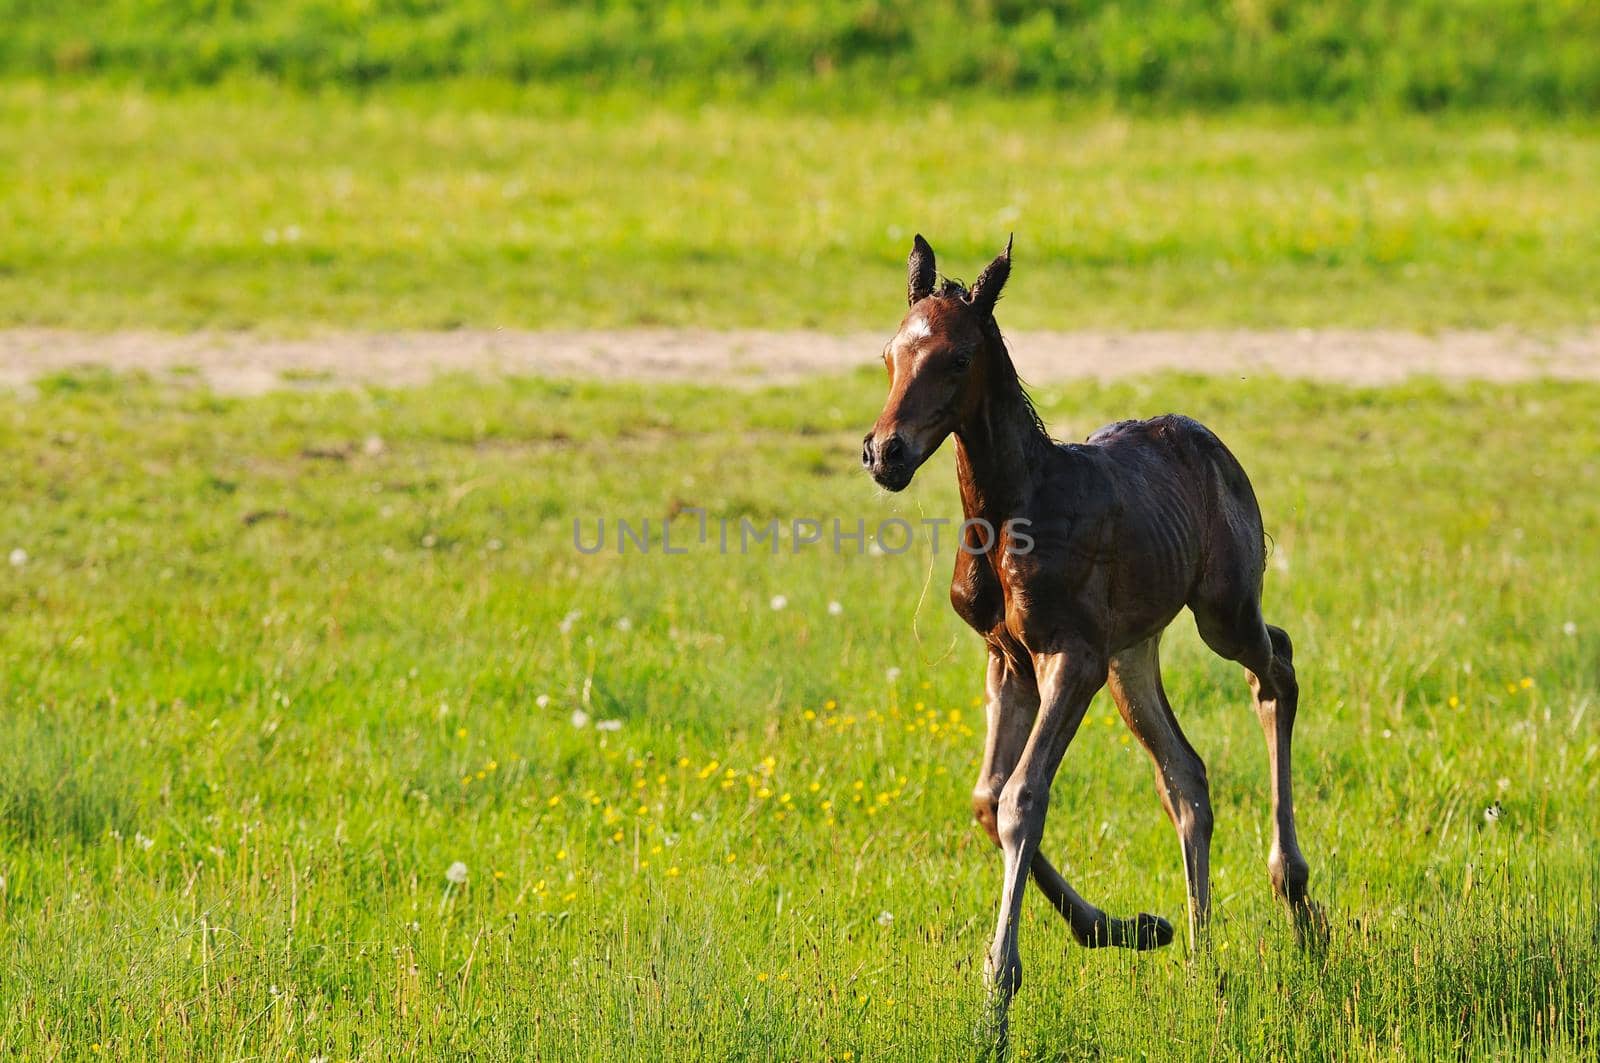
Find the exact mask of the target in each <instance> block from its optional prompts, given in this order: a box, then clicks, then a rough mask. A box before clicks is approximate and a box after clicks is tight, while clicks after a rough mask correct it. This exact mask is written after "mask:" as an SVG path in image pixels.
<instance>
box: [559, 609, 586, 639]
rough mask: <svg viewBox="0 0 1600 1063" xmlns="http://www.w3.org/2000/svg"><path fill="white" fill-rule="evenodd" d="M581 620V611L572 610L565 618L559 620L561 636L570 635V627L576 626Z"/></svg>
mask: <svg viewBox="0 0 1600 1063" xmlns="http://www.w3.org/2000/svg"><path fill="white" fill-rule="evenodd" d="M582 618H583V610H581V609H574V610H572V612H570V613H568V614H567V615H566V616H564V617H562V618H561V633H562V634H563V635H570V634H571V633H572V625H574V624H576V623H577V622H578V621H579V620H581V619H582Z"/></svg>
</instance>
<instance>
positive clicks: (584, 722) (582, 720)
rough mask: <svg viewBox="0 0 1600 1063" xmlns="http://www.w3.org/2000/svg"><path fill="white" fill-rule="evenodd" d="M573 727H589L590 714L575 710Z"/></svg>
mask: <svg viewBox="0 0 1600 1063" xmlns="http://www.w3.org/2000/svg"><path fill="white" fill-rule="evenodd" d="M572 726H574V727H588V726H589V714H588V713H587V712H584V711H583V710H582V709H573V710H572Z"/></svg>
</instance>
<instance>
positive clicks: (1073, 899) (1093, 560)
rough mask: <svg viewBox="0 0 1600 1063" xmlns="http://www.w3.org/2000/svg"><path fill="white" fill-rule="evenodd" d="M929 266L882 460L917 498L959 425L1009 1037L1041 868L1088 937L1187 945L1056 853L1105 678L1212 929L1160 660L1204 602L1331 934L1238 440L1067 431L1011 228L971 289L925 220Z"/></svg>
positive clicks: (1274, 865) (1279, 632) (1148, 430)
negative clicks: (1036, 336)
mask: <svg viewBox="0 0 1600 1063" xmlns="http://www.w3.org/2000/svg"><path fill="white" fill-rule="evenodd" d="M909 270H910V281H909V286H908V291H907V296H908V301H909V303H910V307H911V308H910V311H909V312H908V313H907V314H906V316H905V319H904V320H903V321H901V323H900V330H899V332H898V333H897V334H896V335H895V337H894V339H892V340H891V341H890V342H889V344H888V346H887V347H885V348H884V353H883V360H884V364H885V365H886V366H887V367H888V370H889V397H888V399H887V401H886V402H885V403H884V407H883V413H882V414H881V415H879V417H878V421H877V423H876V424H875V425H873V427H872V431H871V432H869V433H868V434H867V437H866V439H865V441H864V445H863V449H862V455H861V460H862V463H863V464H864V465H865V466H866V467H867V468H868V469H869V470H870V471H871V473H872V478H873V479H874V480H876V481H877V482H878V483H879V484H880V485H882V486H883V487H886V488H888V489H889V490H891V491H899V490H901V489H902V488H904V487H905V486H906V485H907V484H909V483H910V482H911V478H912V476H913V475H914V474H915V473H916V470H917V468H918V467H919V466H920V465H921V464H922V463H923V462H924V461H926V460H927V459H928V457H929V455H931V454H932V453H933V452H934V451H935V450H937V449H938V448H939V446H940V444H942V443H943V442H944V439H945V437H946V436H949V435H952V434H953V435H954V436H955V437H956V475H957V478H958V480H959V483H960V488H961V502H962V508H963V510H964V511H965V514H966V517H967V520H968V522H969V524H968V531H967V533H966V536H967V538H966V540H965V541H966V544H967V549H965V550H962V551H958V552H957V556H956V565H955V575H954V578H953V580H952V582H951V585H950V601H951V604H952V605H953V606H954V607H955V610H956V612H957V613H958V614H960V616H961V618H962V619H963V620H965V621H966V622H967V623H968V624H969V625H971V626H972V627H973V628H974V629H975V630H976V631H977V632H978V633H979V634H980V635H982V636H983V638H984V641H985V642H986V643H987V644H988V648H989V666H988V679H987V691H988V710H987V712H988V735H987V737H986V739H985V741H984V751H983V768H982V771H981V773H980V775H979V776H978V783H977V787H976V789H975V790H974V793H973V811H974V813H975V815H976V816H977V819H978V822H979V823H981V824H982V825H983V828H984V830H985V831H986V832H987V833H988V835H989V837H990V838H991V839H992V840H993V841H994V843H995V844H996V845H998V846H999V847H1000V848H1001V850H1002V852H1003V853H1004V865H1005V873H1004V874H1005V877H1004V883H1003V886H1002V890H1001V894H1000V914H999V922H998V925H997V926H996V928H995V935H994V942H993V945H992V946H991V947H990V949H989V954H988V961H987V964H986V967H985V971H986V977H987V980H988V982H989V985H990V987H991V990H992V993H993V996H994V1002H995V1007H996V1012H995V1018H996V1020H997V1024H998V1030H997V1033H998V1035H999V1036H1000V1038H1001V1039H1002V1043H1003V1040H1004V1034H1005V1014H1006V1009H1007V1007H1008V1005H1009V1003H1010V1000H1011V996H1012V994H1013V993H1015V991H1016V990H1017V988H1018V987H1019V986H1020V984H1021V981H1022V964H1021V960H1020V958H1019V955H1018V950H1017V923H1018V915H1019V913H1020V911H1021V906H1022V893H1023V885H1024V880H1025V879H1026V878H1027V877H1028V876H1029V875H1030V874H1031V875H1032V877H1033V880H1034V882H1035V883H1037V884H1038V886H1039V889H1040V890H1041V891H1043V893H1044V895H1045V896H1046V897H1048V898H1049V899H1050V903H1051V904H1052V905H1054V906H1055V907H1056V909H1057V910H1058V911H1059V912H1060V913H1061V914H1062V915H1063V916H1064V917H1065V918H1066V920H1067V922H1068V924H1069V925H1070V926H1071V928H1072V934H1073V936H1074V937H1075V938H1076V939H1077V940H1078V941H1079V942H1080V943H1082V944H1084V945H1087V946H1090V947H1098V946H1105V945H1112V946H1119V947H1122V948H1132V949H1149V948H1155V947H1157V946H1161V945H1165V944H1167V943H1168V942H1170V941H1171V940H1172V926H1171V924H1169V923H1168V922H1167V921H1166V920H1164V919H1161V918H1159V917H1157V916H1153V915H1139V916H1137V917H1135V918H1132V919H1117V918H1113V917H1111V916H1109V915H1107V914H1106V913H1105V912H1104V911H1102V910H1100V909H1099V908H1096V907H1095V906H1094V905H1092V904H1090V903H1089V902H1088V901H1086V900H1084V898H1083V897H1081V896H1079V894H1078V893H1077V892H1076V891H1074V890H1073V889H1072V887H1071V886H1070V885H1068V884H1067V881H1066V879H1064V878H1063V877H1062V876H1061V874H1060V873H1059V872H1058V871H1057V870H1056V869H1055V868H1054V867H1052V866H1051V865H1050V863H1049V862H1048V861H1047V860H1046V859H1045V858H1044V856H1043V854H1041V853H1040V852H1039V841H1040V837H1041V836H1042V835H1043V833H1044V822H1045V810H1046V808H1047V807H1048V805H1049V802H1050V784H1051V780H1052V779H1054V777H1055V774H1056V769H1057V767H1058V766H1059V765H1060V763H1061V757H1062V755H1063V754H1064V753H1065V752H1066V749H1067V745H1068V744H1069V743H1070V742H1071V741H1072V738H1073V735H1074V734H1076V733H1077V730H1078V725H1079V724H1080V723H1081V722H1082V720H1083V716H1084V712H1085V710H1086V709H1087V708H1088V705H1089V701H1090V699H1091V698H1092V697H1093V696H1094V694H1095V692H1096V691H1098V690H1099V689H1100V688H1101V687H1102V686H1105V685H1108V684H1109V686H1110V688H1111V695H1112V697H1113V698H1114V699H1115V701H1116V703H1117V708H1118V709H1119V710H1120V711H1121V713H1122V718H1123V720H1124V721H1125V722H1126V723H1127V725H1128V727H1129V729H1130V730H1131V731H1132V732H1133V734H1134V735H1135V736H1136V737H1137V738H1138V739H1139V741H1140V742H1141V743H1143V745H1144V747H1145V749H1146V750H1147V751H1148V752H1149V754H1150V758H1151V760H1152V761H1153V762H1154V764H1155V777H1156V789H1157V791H1158V793H1159V794H1160V795H1161V803H1162V804H1163V805H1164V806H1165V807H1166V810H1167V814H1168V815H1169V816H1170V817H1171V818H1172V822H1173V825H1174V826H1175V827H1176V828H1177V832H1178V840H1179V842H1180V843H1181V846H1182V850H1183V868H1184V874H1185V877H1186V879H1187V882H1188V893H1189V935H1190V942H1191V946H1192V947H1195V946H1198V945H1199V944H1200V942H1201V941H1202V940H1203V936H1204V932H1205V926H1206V921H1207V917H1208V915H1209V912H1210V903H1211V894H1210V886H1209V875H1210V846H1211V822H1212V821H1211V798H1210V793H1209V789H1208V785H1207V782H1206V768H1205V764H1204V763H1203V762H1202V761H1201V759H1200V756H1199V754H1197V753H1196V752H1195V750H1194V747H1193V746H1191V745H1190V744H1189V741H1188V739H1187V738H1185V737H1184V734H1183V730H1182V729H1181V728H1180V727H1179V726H1178V720H1177V717H1176V716H1175V715H1174V714H1173V711H1172V706H1171V705H1170V704H1168V702H1167V696H1166V693H1165V692H1164V691H1163V690H1162V686H1161V668H1160V662H1159V657H1158V647H1159V644H1160V641H1161V633H1162V631H1163V629H1165V628H1166V626H1167V625H1168V624H1170V623H1171V622H1172V620H1173V618H1174V617H1176V616H1177V614H1178V612H1179V611H1180V610H1181V609H1183V607H1184V606H1188V607H1189V610H1190V611H1191V612H1192V613H1193V614H1194V619H1195V624H1196V626H1197V627H1198V629H1199V631H1200V636H1201V638H1202V639H1204V640H1205V642H1206V645H1208V646H1210V647H1211V649H1212V650H1214V651H1215V652H1216V653H1218V654H1219V655H1221V656H1222V657H1225V658H1227V659H1228V660H1230V661H1237V662H1238V663H1240V664H1242V665H1243V666H1244V667H1245V670H1246V675H1247V677H1248V679H1249V682H1250V689H1251V691H1252V692H1253V693H1254V696H1255V710H1256V715H1257V717H1258V718H1259V719H1260V722H1261V727H1262V729H1263V730H1264V731H1265V733H1266V739H1267V750H1268V757H1269V763H1270V767H1271V776H1272V778H1271V784H1272V849H1271V853H1270V854H1269V856H1268V858H1267V868H1268V872H1269V874H1270V877H1271V880H1272V886H1273V889H1274V890H1275V891H1276V892H1277V894H1278V896H1279V897H1281V898H1282V899H1283V900H1284V901H1285V902H1286V903H1287V904H1288V906H1289V908H1290V910H1291V912H1292V913H1293V915H1294V921H1295V927H1296V931H1297V933H1298V934H1299V935H1301V939H1302V940H1305V935H1306V934H1307V932H1309V931H1312V930H1318V929H1320V928H1321V925H1322V924H1321V917H1320V915H1319V914H1318V910H1317V908H1316V906H1315V905H1314V904H1312V902H1311V900H1310V898H1309V897H1308V896H1307V891H1306V882H1307V868H1306V861H1305V857H1304V856H1302V855H1301V853H1300V846H1299V844H1298V842H1297V841H1296V839H1295V825H1294V801H1293V798H1292V796H1291V793H1290V772H1289V746H1290V734H1291V732H1292V731H1293V729H1294V717H1295V708H1296V700H1297V693H1298V687H1297V686H1296V683H1295V673H1294V664H1293V651H1292V649H1291V647H1290V643H1289V636H1288V635H1287V634H1285V633H1284V631H1283V629H1282V628H1278V627H1273V626H1272V625H1270V624H1267V623H1265V622H1264V621H1263V619H1262V616H1261V576H1262V569H1263V567H1264V562H1265V557H1266V550H1265V537H1264V535H1263V533H1262V527H1261V511H1260V509H1259V507H1258V506H1257V504H1256V498H1255V493H1254V491H1252V489H1251V487H1250V481H1249V479H1248V478H1247V477H1246V476H1245V473H1244V470H1243V469H1242V468H1241V467H1240V465H1239V463H1238V461H1237V460H1235V458H1234V457H1233V455H1232V454H1230V453H1229V452H1228V449H1227V448H1226V447H1225V446H1223V445H1222V442H1221V441H1220V440H1219V439H1218V438H1217V437H1216V436H1215V435H1213V434H1212V433H1211V432H1210V431H1209V430H1208V429H1206V428H1205V427H1204V426H1202V425H1200V424H1199V423H1197V422H1195V421H1192V420H1190V419H1189V418H1187V417H1180V416H1176V415H1167V416H1164V417H1156V418H1153V419H1151V420H1148V421H1120V422H1118V423H1116V424H1113V425H1109V426H1107V427H1105V428H1102V429H1100V431H1098V432H1096V433H1095V434H1094V435H1092V436H1091V437H1090V438H1089V440H1088V441H1087V442H1086V443H1083V444H1063V443H1057V442H1055V441H1054V440H1052V439H1051V438H1050V437H1049V435H1048V434H1047V433H1046V431H1045V429H1044V426H1043V424H1042V423H1041V422H1040V420H1039V417H1038V414H1037V413H1035V412H1034V408H1033V404H1032V403H1031V402H1030V401H1029V399H1028V396H1027V394H1026V392H1025V391H1024V390H1023V387H1022V384H1021V382H1020V381H1019V380H1018V378H1017V371H1016V369H1015V368H1014V367H1013V366H1012V363H1011V357H1010V355H1009V354H1008V353H1007V351H1006V346H1005V341H1004V340H1003V339H1002V338H1001V336H1000V329H999V327H998V326H997V325H996V324H995V318H994V306H995V300H996V299H998V298H999V296H1000V290H1001V288H1002V287H1003V286H1004V285H1005V282H1006V279H1007V277H1008V276H1009V275H1010V272H1011V245H1010V243H1009V242H1007V244H1006V250H1005V251H1004V252H1003V253H1002V254H1001V255H1000V256H999V257H998V258H996V259H995V260H994V261H993V262H992V263H990V264H989V266H988V267H986V268H985V269H984V270H983V272H982V273H981V274H980V275H979V277H978V279H977V281H976V282H975V283H974V284H973V285H972V287H971V289H970V290H969V289H967V288H964V287H962V286H961V285H960V284H959V283H957V282H955V281H951V280H944V281H942V282H937V281H936V274H935V268H934V257H933V249H932V248H931V247H929V246H928V244H927V241H925V240H923V238H922V237H921V236H920V235H919V236H918V237H917V238H916V241H915V245H914V247H913V249H912V252H911V258H910V262H909ZM991 529H992V533H991V531H990V530H991Z"/></svg>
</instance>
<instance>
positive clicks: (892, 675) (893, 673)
mask: <svg viewBox="0 0 1600 1063" xmlns="http://www.w3.org/2000/svg"><path fill="white" fill-rule="evenodd" d="M883 676H884V678H885V679H887V680H889V682H891V683H893V682H894V681H895V680H897V679H899V678H900V669H898V668H891V669H889V670H888V671H886V672H884V673H883Z"/></svg>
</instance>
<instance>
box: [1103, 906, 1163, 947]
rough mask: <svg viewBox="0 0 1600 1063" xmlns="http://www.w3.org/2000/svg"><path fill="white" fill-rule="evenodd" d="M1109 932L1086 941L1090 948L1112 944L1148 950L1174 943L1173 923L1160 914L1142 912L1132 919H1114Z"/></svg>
mask: <svg viewBox="0 0 1600 1063" xmlns="http://www.w3.org/2000/svg"><path fill="white" fill-rule="evenodd" d="M1107 930H1108V933H1107V934H1106V935H1105V936H1104V937H1102V938H1100V939H1099V940H1097V941H1088V942H1085V944H1087V945H1088V946H1089V947H1090V948H1095V947H1097V946H1101V945H1110V946H1112V947H1113V948H1118V949H1133V950H1134V951H1135V952H1147V951H1149V950H1150V949H1159V948H1160V947H1161V946H1163V945H1170V944H1172V924H1171V923H1169V922H1167V921H1166V920H1165V919H1163V918H1161V917H1160V916H1159V915H1151V914H1149V913H1148V912H1140V913H1139V914H1138V915H1136V916H1134V917H1133V918H1132V919H1113V920H1111V925H1110V926H1109V927H1108V928H1107Z"/></svg>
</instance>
